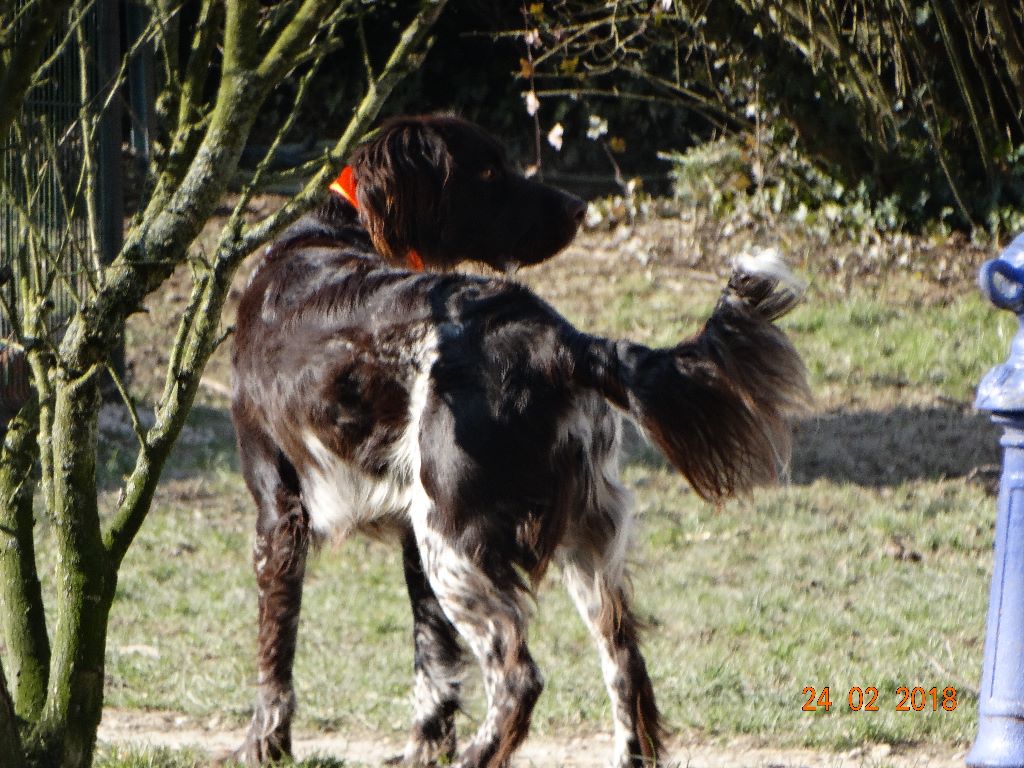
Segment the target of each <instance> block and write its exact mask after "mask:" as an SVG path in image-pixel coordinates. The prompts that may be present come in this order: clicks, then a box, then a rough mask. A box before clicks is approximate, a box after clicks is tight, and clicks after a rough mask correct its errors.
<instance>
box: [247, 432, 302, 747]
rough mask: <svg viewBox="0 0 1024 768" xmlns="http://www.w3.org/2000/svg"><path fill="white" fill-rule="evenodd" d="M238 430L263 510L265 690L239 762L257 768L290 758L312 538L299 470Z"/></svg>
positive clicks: (261, 671) (257, 548) (261, 664)
mask: <svg viewBox="0 0 1024 768" xmlns="http://www.w3.org/2000/svg"><path fill="white" fill-rule="evenodd" d="M237 429H238V436H239V440H238V443H239V451H240V454H241V459H242V473H243V475H244V477H245V480H246V484H247V485H248V487H249V490H250V491H251V492H252V495H253V498H254V499H255V500H256V505H257V507H258V510H259V517H258V521H257V525H256V542H255V545H254V547H253V565H254V567H255V570H256V583H257V587H258V590H259V629H258V640H257V643H258V656H257V667H258V675H259V676H258V681H259V690H258V694H257V699H256V709H255V713H254V714H253V718H252V723H251V724H250V726H249V732H248V734H247V735H246V739H245V742H244V743H243V744H242V746H241V747H240V748H239V749H238V751H237V752H236V753H235V755H234V758H235V759H236V760H238V761H241V762H244V763H245V764H247V765H250V766H252V765H262V764H265V763H268V762H272V761H276V760H279V759H281V758H282V757H285V756H288V755H290V754H291V722H292V715H293V714H294V712H295V693H294V690H293V688H292V665H293V662H294V660H295V643H296V636H297V633H298V624H299V608H300V604H301V602H302V579H303V576H304V575H305V571H306V554H307V552H308V550H309V536H310V530H309V516H308V514H307V513H306V510H305V509H303V507H302V505H301V503H300V501H299V483H298V478H297V476H296V474H295V470H294V468H293V467H292V466H291V464H290V463H288V461H287V459H286V458H285V457H284V456H283V455H282V454H281V452H280V451H279V450H278V449H277V447H276V446H275V445H274V444H273V442H272V441H271V440H270V439H269V438H268V437H267V436H266V435H264V434H263V433H262V431H260V430H257V429H245V428H244V427H243V425H237Z"/></svg>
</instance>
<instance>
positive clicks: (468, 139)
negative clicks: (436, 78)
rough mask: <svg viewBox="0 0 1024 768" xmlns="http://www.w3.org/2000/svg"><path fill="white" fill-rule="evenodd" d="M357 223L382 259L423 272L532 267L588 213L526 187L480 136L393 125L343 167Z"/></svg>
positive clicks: (424, 122)
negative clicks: (464, 265)
mask: <svg viewBox="0 0 1024 768" xmlns="http://www.w3.org/2000/svg"><path fill="white" fill-rule="evenodd" d="M351 167H352V171H353V176H354V178H355V184H356V198H357V200H358V206H359V215H360V218H361V219H362V221H363V224H364V225H365V226H366V228H367V230H368V231H369V233H370V237H371V238H372V239H373V243H374V246H375V247H376V248H377V250H378V251H379V252H380V253H381V255H382V256H384V257H385V258H387V259H389V260H391V261H394V262H396V263H406V260H407V258H408V255H409V254H410V252H414V253H416V254H418V255H419V258H420V259H421V260H422V262H423V264H424V265H425V266H426V267H427V268H430V269H441V270H443V269H447V268H450V267H453V266H455V265H456V264H458V263H459V262H463V261H477V262H483V263H485V264H488V265H490V266H491V267H493V268H495V269H498V270H506V269H509V268H511V267H516V266H519V265H527V264H536V263H538V262H541V261H544V260H545V259H548V258H550V257H551V256H554V255H555V254H556V253H558V252H559V251H560V250H562V249H563V248H565V246H567V245H568V244H569V243H570V242H571V241H572V239H573V237H575V235H576V230H577V229H578V228H579V225H580V223H581V221H582V220H583V215H584V212H585V210H586V206H585V204H584V203H583V201H582V200H580V199H579V198H576V197H574V196H572V195H570V194H567V193H566V192H562V191H561V190H558V189H555V188H553V187H549V186H547V185H545V184H542V183H540V182H539V181H535V180H533V179H528V178H526V177H524V176H523V175H522V174H521V173H520V172H519V171H517V170H516V169H515V168H513V167H512V165H511V164H510V163H509V162H508V159H507V158H506V156H505V152H504V149H503V148H502V146H501V145H500V144H499V143H498V142H496V141H495V140H494V139H493V138H491V137H490V136H488V135H487V133H485V132H484V131H483V130H482V129H481V128H479V127H477V126H476V125H473V124H472V123H469V122H466V121H465V120H461V119H459V118H456V117H450V116H423V117H400V118H395V119H393V120H391V121H389V122H387V123H385V124H384V125H383V127H382V128H381V129H380V131H379V133H378V134H377V136H376V137H375V138H374V139H373V140H372V141H370V142H368V143H366V144H364V145H362V146H360V147H359V148H358V149H356V151H355V153H354V154H353V156H352V159H351Z"/></svg>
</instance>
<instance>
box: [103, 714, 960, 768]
mask: <svg viewBox="0 0 1024 768" xmlns="http://www.w3.org/2000/svg"><path fill="white" fill-rule="evenodd" d="M243 735H244V731H243V730H242V729H238V730H224V729H216V730H214V729H207V728H204V727H203V726H202V725H201V724H199V723H196V722H195V721H194V720H192V719H191V718H188V717H186V716H184V715H179V714H176V713H173V712H139V711H129V710H106V711H105V712H104V713H103V722H102V723H101V724H100V731H99V738H100V741H101V742H106V743H111V744H122V745H132V746H139V747H143V746H153V747H167V748H171V749H183V748H186V747H192V748H199V749H200V750H202V751H204V752H207V753H209V754H211V755H215V754H218V753H223V752H226V751H228V750H230V749H232V748H233V747H236V746H238V744H239V743H241V741H242V736H243ZM400 748H401V745H400V744H399V743H398V742H397V741H390V740H388V741H381V740H375V739H373V738H372V737H369V736H366V735H362V736H356V737H349V736H346V735H345V734H342V733H325V732H321V733H315V734H310V733H302V732H298V733H296V734H295V755H296V757H297V758H299V759H302V758H306V757H310V756H312V755H324V756H329V757H332V758H337V759H342V760H345V761H346V762H353V763H356V764H366V765H380V764H381V763H382V762H383V761H384V760H385V759H386V758H388V757H390V756H392V755H394V754H396V753H397V752H399V751H400ZM610 754H611V738H610V736H608V735H605V734H600V735H594V736H582V737H567V738H543V737H534V738H531V739H528V740H527V742H526V744H524V745H523V747H522V749H520V750H519V752H518V754H517V756H516V759H515V760H514V761H513V765H515V766H519V767H520V768H527V767H528V766H537V767H538V768H541V767H544V768H547V767H548V766H567V767H571V768H603V767H604V766H605V765H606V764H607V760H608V756H609V755H610ZM670 758H671V760H672V762H673V763H676V764H678V765H680V766H684V767H685V768H881V766H891V767H892V768H962V766H963V764H964V753H963V752H960V751H958V752H954V751H950V750H947V751H942V750H936V749H929V750H910V751H905V752H904V751H894V750H892V749H891V748H890V747H889V746H887V745H878V746H874V747H869V748H864V749H856V750H853V751H850V752H845V753H835V752H816V751H813V750H809V749H773V748H770V747H761V746H753V745H751V744H745V743H741V742H734V743H730V744H725V745H721V744H710V745H705V744H690V743H676V744H674V745H672V749H671V755H670Z"/></svg>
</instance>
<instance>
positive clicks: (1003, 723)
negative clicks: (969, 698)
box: [967, 235, 1024, 768]
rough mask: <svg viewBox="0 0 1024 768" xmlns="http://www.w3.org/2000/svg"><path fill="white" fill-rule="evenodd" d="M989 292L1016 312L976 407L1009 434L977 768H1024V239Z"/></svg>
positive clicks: (987, 280) (991, 280)
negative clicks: (1009, 338)
mask: <svg viewBox="0 0 1024 768" xmlns="http://www.w3.org/2000/svg"><path fill="white" fill-rule="evenodd" d="M979 283H980V285H981V290H982V292H983V293H984V294H985V295H986V296H987V297H988V299H989V300H990V301H991V302H992V303H993V304H995V305H996V306H997V307H999V308H1000V309H1007V310H1010V311H1011V312H1013V313H1015V314H1016V315H1017V317H1018V320H1020V321H1021V328H1020V330H1018V332H1017V335H1016V336H1015V337H1014V339H1013V343H1012V344H1011V346H1010V357H1009V359H1007V361H1006V362H1005V363H1003V364H1002V365H998V366H996V367H995V368H993V369H992V370H991V371H989V372H988V374H986V376H985V378H984V379H982V382H981V385H980V386H979V387H978V398H977V401H976V402H975V405H976V406H977V407H978V409H979V410H983V411H990V412H991V413H992V419H993V421H995V422H996V423H997V424H999V425H1001V426H1002V427H1003V430H1004V434H1003V438H1002V440H1001V441H1000V442H1001V444H1002V446H1003V475H1002V480H1001V482H1000V487H999V512H998V516H997V518H996V541H995V567H994V568H993V571H992V588H991V592H990V593H989V603H988V623H987V626H986V633H985V662H984V666H983V668H982V676H981V697H980V700H979V703H978V714H979V717H978V737H977V739H975V741H974V746H973V747H972V748H971V751H970V752H969V753H968V755H967V765H969V766H972V768H1024V235H1021V236H1019V237H1018V238H1017V239H1016V240H1014V241H1013V242H1012V243H1011V244H1010V246H1009V248H1007V249H1006V250H1005V251H1004V252H1003V253H1002V255H1001V256H1000V257H999V258H998V259H994V260H993V261H989V262H986V263H985V264H984V266H982V268H981V274H980V276H979Z"/></svg>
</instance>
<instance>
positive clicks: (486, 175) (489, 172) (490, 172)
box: [480, 165, 498, 181]
mask: <svg viewBox="0 0 1024 768" xmlns="http://www.w3.org/2000/svg"><path fill="white" fill-rule="evenodd" d="M480 178H481V179H483V180H484V181H494V180H495V179H497V178H498V169H497V168H495V167H494V166H493V165H489V166H487V167H486V168H484V169H483V170H482V171H481V172H480Z"/></svg>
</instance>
